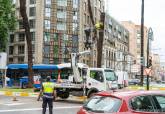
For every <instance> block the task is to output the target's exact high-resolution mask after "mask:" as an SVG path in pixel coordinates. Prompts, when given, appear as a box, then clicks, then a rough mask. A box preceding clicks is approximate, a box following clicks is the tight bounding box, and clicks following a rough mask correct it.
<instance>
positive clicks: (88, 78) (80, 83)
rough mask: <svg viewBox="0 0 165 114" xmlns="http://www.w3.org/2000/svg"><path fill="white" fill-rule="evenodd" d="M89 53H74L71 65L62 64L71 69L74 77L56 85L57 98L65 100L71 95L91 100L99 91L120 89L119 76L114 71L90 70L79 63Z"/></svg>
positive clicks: (107, 69)
mask: <svg viewBox="0 0 165 114" xmlns="http://www.w3.org/2000/svg"><path fill="white" fill-rule="evenodd" d="M87 53H89V51H84V52H80V53H72V54H71V59H72V62H71V64H69V63H64V64H62V65H63V66H65V65H66V67H68V68H71V69H72V70H73V75H70V76H68V79H64V80H63V79H62V81H60V83H58V82H57V83H56V88H57V96H59V97H61V98H64V99H66V98H68V97H69V95H73V96H87V97H88V98H89V97H91V96H92V95H93V94H94V93H97V92H99V91H106V90H107V91H108V90H114V89H117V88H118V84H117V76H116V74H115V72H114V71H113V70H112V69H109V68H90V67H88V66H87V65H85V64H83V63H77V59H78V57H79V56H81V55H84V54H87ZM62 65H59V66H62Z"/></svg>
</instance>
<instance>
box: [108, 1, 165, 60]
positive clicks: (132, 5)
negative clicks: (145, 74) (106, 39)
mask: <svg viewBox="0 0 165 114" xmlns="http://www.w3.org/2000/svg"><path fill="white" fill-rule="evenodd" d="M141 2H142V0H106V3H107V5H106V8H107V10H108V13H109V14H110V15H111V16H112V17H114V18H115V19H116V20H118V21H132V22H134V23H135V24H137V25H140V24H141ZM164 11H165V0H144V25H145V26H146V27H147V28H149V27H151V28H152V30H153V34H154V41H153V42H152V52H154V53H156V54H159V55H160V58H161V61H165V13H164Z"/></svg>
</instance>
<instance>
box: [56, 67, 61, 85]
mask: <svg viewBox="0 0 165 114" xmlns="http://www.w3.org/2000/svg"><path fill="white" fill-rule="evenodd" d="M60 73H61V71H60V70H58V77H57V82H58V83H61V75H60Z"/></svg>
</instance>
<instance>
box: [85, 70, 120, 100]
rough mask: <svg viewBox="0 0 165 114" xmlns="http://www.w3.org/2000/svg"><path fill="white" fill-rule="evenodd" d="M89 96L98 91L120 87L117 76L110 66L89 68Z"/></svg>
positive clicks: (87, 82)
mask: <svg viewBox="0 0 165 114" xmlns="http://www.w3.org/2000/svg"><path fill="white" fill-rule="evenodd" d="M86 84H87V88H88V92H87V95H88V97H89V96H91V94H93V93H96V92H98V91H109V90H114V89H117V88H118V83H117V76H116V74H115V72H114V70H112V69H109V68H88V72H87V81H86Z"/></svg>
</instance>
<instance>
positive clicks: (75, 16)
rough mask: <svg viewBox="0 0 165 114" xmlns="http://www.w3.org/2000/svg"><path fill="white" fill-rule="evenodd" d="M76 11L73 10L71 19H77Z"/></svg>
mask: <svg viewBox="0 0 165 114" xmlns="http://www.w3.org/2000/svg"><path fill="white" fill-rule="evenodd" d="M77 14H78V13H77V12H76V11H73V20H77Z"/></svg>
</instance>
